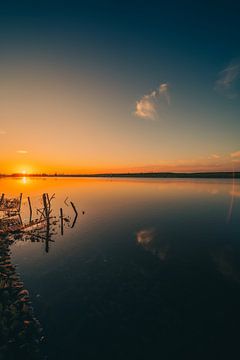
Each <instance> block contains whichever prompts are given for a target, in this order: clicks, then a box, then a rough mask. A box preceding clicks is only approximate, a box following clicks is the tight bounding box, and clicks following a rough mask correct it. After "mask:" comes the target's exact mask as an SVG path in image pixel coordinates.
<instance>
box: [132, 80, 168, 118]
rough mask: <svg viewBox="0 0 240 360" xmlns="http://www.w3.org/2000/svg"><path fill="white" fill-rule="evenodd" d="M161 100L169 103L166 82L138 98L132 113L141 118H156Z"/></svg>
mask: <svg viewBox="0 0 240 360" xmlns="http://www.w3.org/2000/svg"><path fill="white" fill-rule="evenodd" d="M161 100H164V102H165V103H166V104H167V105H170V94H169V85H168V84H166V83H164V84H160V86H159V88H158V89H157V90H154V91H152V92H151V93H150V94H147V95H144V96H143V97H142V98H141V99H140V100H138V101H137V102H136V109H135V112H134V114H135V115H136V116H138V117H140V118H143V119H150V120H156V118H157V115H158V107H159V105H160V101H161Z"/></svg>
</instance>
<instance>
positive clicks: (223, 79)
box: [215, 59, 240, 99]
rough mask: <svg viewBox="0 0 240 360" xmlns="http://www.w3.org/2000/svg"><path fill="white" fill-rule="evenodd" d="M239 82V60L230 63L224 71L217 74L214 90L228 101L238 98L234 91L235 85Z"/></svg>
mask: <svg viewBox="0 0 240 360" xmlns="http://www.w3.org/2000/svg"><path fill="white" fill-rule="evenodd" d="M239 80H240V60H239V59H238V60H235V61H232V62H231V63H230V64H229V65H228V66H227V67H226V69H224V70H222V71H221V72H220V73H219V76H218V80H217V81H216V83H215V90H217V91H219V92H221V93H222V94H224V95H225V96H227V97H228V98H230V99H234V98H236V97H237V96H238V92H237V91H236V90H235V86H236V83H237V82H238V81H239Z"/></svg>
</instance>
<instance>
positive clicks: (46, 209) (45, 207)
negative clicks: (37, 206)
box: [42, 194, 48, 218]
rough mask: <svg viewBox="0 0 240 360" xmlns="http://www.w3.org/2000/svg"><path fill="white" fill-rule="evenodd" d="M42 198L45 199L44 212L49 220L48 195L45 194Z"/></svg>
mask: <svg viewBox="0 0 240 360" xmlns="http://www.w3.org/2000/svg"><path fill="white" fill-rule="evenodd" d="M42 198H43V206H44V210H45V215H46V218H48V205H47V198H46V194H43V196H42Z"/></svg>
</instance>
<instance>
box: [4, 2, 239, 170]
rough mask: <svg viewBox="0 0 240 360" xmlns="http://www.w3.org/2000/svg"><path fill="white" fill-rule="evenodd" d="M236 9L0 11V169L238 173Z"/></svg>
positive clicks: (45, 5)
mask: <svg viewBox="0 0 240 360" xmlns="http://www.w3.org/2000/svg"><path fill="white" fill-rule="evenodd" d="M239 14H240V3H239V2H237V1H218V2H217V3H216V1H201V2H200V1H168V2H167V1H161V0H159V1H156V2H154V1H148V2H146V1H128V2H124V1H121V2H117V1H115V2H113V1H111V2H110V1H109V2H104V1H96V0H95V1H88V2H86V1H84V2H81V1H73V0H68V1H50V0H49V1H44V0H43V1H35V2H33V1H24V0H23V1H8V2H2V3H1V4H0V46H1V56H0V80H1V81H0V109H1V111H0V144H1V152H0V173H8V174H11V173H16V172H20V173H25V172H26V173H65V174H67V173H72V174H77V173H96V172H97V173H103V172H110V173H111V172H143V171H175V172H176V171H177V172H180V171H187V172H191V171H232V169H234V170H235V171H237V170H238V171H239V169H240V142H239V138H240V136H239V135H240V45H239V44H240V31H239V20H240V15H239Z"/></svg>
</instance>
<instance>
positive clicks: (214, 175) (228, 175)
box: [0, 171, 240, 179]
mask: <svg viewBox="0 0 240 360" xmlns="http://www.w3.org/2000/svg"><path fill="white" fill-rule="evenodd" d="M6 177H11V178H22V177H50V178H70V177H75V178H86V177H88V178H89V177H90V178H159V179H177V178H179V179H232V178H236V179H240V172H235V173H233V172H227V171H226V172H198V173H175V172H148V173H113V174H54V175H51V174H12V175H4V174H2V175H0V178H6Z"/></svg>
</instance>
